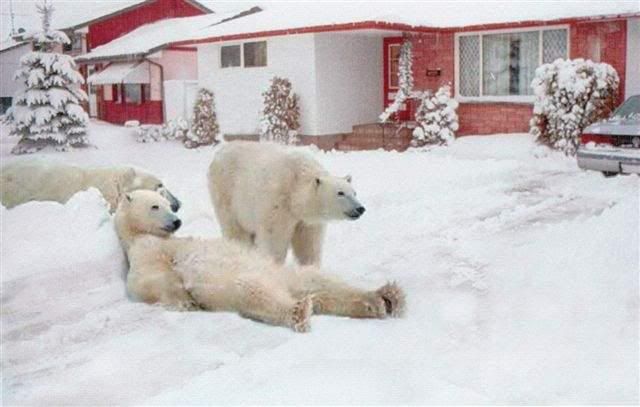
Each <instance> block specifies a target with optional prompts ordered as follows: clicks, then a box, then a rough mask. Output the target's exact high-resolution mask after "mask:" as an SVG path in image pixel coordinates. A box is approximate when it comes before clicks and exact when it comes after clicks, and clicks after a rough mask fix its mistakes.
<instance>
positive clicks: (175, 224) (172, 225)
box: [164, 219, 182, 233]
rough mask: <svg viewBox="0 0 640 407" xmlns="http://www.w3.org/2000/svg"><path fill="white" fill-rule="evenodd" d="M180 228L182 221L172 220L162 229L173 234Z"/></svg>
mask: <svg viewBox="0 0 640 407" xmlns="http://www.w3.org/2000/svg"><path fill="white" fill-rule="evenodd" d="M180 226H182V221H181V220H180V219H174V220H171V221H169V223H168V224H167V225H166V226H165V227H164V230H166V231H167V232H169V233H173V232H175V231H176V230H178V229H180Z"/></svg>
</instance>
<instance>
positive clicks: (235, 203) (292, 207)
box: [209, 142, 365, 264]
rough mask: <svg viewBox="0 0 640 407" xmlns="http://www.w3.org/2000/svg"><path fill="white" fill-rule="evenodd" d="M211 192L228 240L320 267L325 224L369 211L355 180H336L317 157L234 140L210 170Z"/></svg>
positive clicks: (214, 159) (278, 258)
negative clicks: (291, 255)
mask: <svg viewBox="0 0 640 407" xmlns="http://www.w3.org/2000/svg"><path fill="white" fill-rule="evenodd" d="M209 192H210V194H211V201H212V203H213V206H214V209H215V212H216V216H217V218H218V222H219V224H220V227H221V228H222V233H223V235H224V236H225V237H226V238H229V239H235V240H238V241H241V242H244V243H247V244H249V245H255V246H257V247H258V249H260V250H262V251H263V252H264V253H268V254H270V255H271V256H272V257H273V258H274V259H275V260H276V261H277V262H279V263H282V262H284V260H285V258H286V256H287V251H288V249H289V246H290V245H291V246H292V247H293V253H294V254H295V256H296V258H297V259H298V262H299V263H300V264H319V263H320V258H321V254H322V243H323V238H324V231H325V224H326V222H328V221H331V220H341V219H351V220H355V219H358V218H359V217H360V216H361V215H362V214H363V213H364V211H365V209H364V207H363V206H362V204H360V202H358V200H357V199H356V193H355V191H354V190H353V188H352V186H351V177H349V176H347V177H345V178H340V177H335V176H331V175H329V173H328V172H327V171H326V170H325V169H324V168H322V166H321V165H320V163H318V162H317V161H316V160H315V159H314V158H313V157H311V156H310V155H308V154H305V153H303V152H301V151H299V150H296V149H294V148H286V147H281V146H278V145H276V144H271V143H255V142H232V143H228V144H226V145H224V146H222V147H221V148H220V150H218V152H217V153H216V155H215V156H214V158H213V162H212V163H211V165H210V167H209Z"/></svg>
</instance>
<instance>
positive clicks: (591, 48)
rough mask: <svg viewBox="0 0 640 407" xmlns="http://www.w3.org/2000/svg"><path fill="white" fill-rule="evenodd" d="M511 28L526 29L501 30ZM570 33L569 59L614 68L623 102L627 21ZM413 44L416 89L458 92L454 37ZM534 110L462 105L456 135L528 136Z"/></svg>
mask: <svg viewBox="0 0 640 407" xmlns="http://www.w3.org/2000/svg"><path fill="white" fill-rule="evenodd" d="M537 26H539V25H537ZM509 27H518V28H522V27H523V25H503V26H500V27H499V28H509ZM494 28H496V27H494ZM483 29H484V28H483V27H473V28H472V29H470V30H473V31H475V30H483ZM569 30H570V33H569V35H570V51H569V55H570V57H571V58H585V59H592V60H594V61H597V62H606V63H609V64H611V65H612V66H613V67H614V68H615V69H616V70H617V71H618V74H619V75H620V96H621V100H622V96H623V90H624V79H625V64H626V30H627V25H626V21H625V20H622V19H620V20H614V21H600V22H593V21H584V22H582V21H579V20H576V21H571V22H569ZM461 31H466V30H461ZM412 42H413V53H414V61H413V75H414V83H415V87H416V89H421V90H426V89H431V90H435V89H437V88H438V87H440V86H442V85H444V84H447V83H451V84H452V85H453V86H454V90H455V86H456V84H455V78H454V76H455V65H454V64H455V61H454V58H455V45H454V33H453V32H451V31H446V30H443V31H434V32H433V33H424V34H417V35H415V36H413V37H412ZM427 69H430V70H433V69H440V70H441V74H440V76H437V77H428V76H427V75H426V71H427ZM532 110H533V107H532V105H530V104H522V103H481V102H478V103H461V104H460V108H459V110H458V115H459V119H460V129H459V131H458V133H457V134H458V135H459V136H465V135H470V134H494V133H511V132H526V131H528V130H529V119H530V118H531V115H532Z"/></svg>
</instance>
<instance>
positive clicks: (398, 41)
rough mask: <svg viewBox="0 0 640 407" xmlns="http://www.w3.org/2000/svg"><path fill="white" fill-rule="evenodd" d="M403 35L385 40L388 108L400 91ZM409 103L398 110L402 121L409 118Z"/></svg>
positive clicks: (385, 103) (386, 98) (385, 94)
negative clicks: (399, 80)
mask: <svg viewBox="0 0 640 407" xmlns="http://www.w3.org/2000/svg"><path fill="white" fill-rule="evenodd" d="M402 40H403V39H402V37H388V38H385V39H384V41H383V46H384V50H383V56H384V61H383V65H384V69H383V73H384V96H383V97H384V100H383V103H384V107H385V108H386V107H387V106H389V105H390V104H391V103H393V101H394V99H395V97H396V93H397V92H398V65H399V60H400V47H401V46H402ZM409 116H410V115H409V106H408V103H406V102H405V103H403V104H402V106H401V107H400V110H398V113H397V118H398V119H399V120H402V121H406V120H409Z"/></svg>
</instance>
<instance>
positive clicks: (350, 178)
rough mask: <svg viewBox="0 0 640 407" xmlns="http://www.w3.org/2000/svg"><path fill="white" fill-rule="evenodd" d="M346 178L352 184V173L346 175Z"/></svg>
mask: <svg viewBox="0 0 640 407" xmlns="http://www.w3.org/2000/svg"><path fill="white" fill-rule="evenodd" d="M344 180H345V181H347V182H348V183H349V184H351V180H352V177H351V175H347V176H346V177H344Z"/></svg>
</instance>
